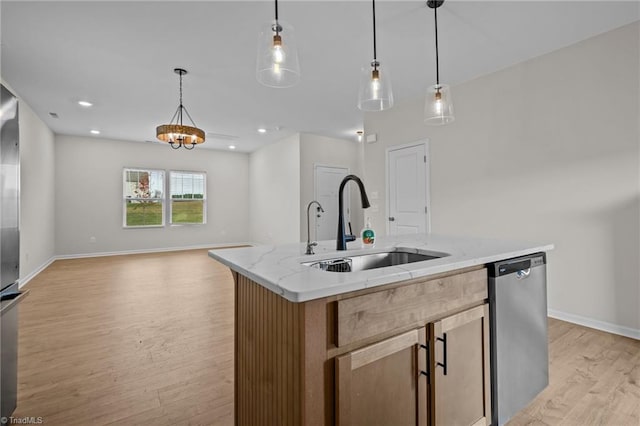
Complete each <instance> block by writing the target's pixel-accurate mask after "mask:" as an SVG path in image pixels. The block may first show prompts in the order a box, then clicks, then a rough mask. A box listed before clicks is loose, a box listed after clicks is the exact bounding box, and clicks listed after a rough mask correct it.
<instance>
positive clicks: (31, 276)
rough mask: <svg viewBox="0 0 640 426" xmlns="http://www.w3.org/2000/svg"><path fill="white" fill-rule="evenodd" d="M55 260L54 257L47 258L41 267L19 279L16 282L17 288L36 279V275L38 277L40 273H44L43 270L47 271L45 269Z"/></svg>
mask: <svg viewBox="0 0 640 426" xmlns="http://www.w3.org/2000/svg"><path fill="white" fill-rule="evenodd" d="M56 259H57V257H56V256H51V257H50V258H49V260H47V261H46V262H44V263H43V264H42V265H40V266H39V267H38V268H36V269H35V270H33V271H31V273H30V274H29V275H27V276H26V277H24V278H21V279H19V280H18V288H22V287H24V286H25V285H27V283H28V282H29V281H31V280H32V279H34V278H35V277H36V275H38V274H39V273H40V272H42V271H44V270H45V269H47V267H48V266H49V265H51V264H52V263H53V262H54V261H55V260H56Z"/></svg>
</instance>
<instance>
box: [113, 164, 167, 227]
mask: <svg viewBox="0 0 640 426" xmlns="http://www.w3.org/2000/svg"><path fill="white" fill-rule="evenodd" d="M122 193H123V202H124V214H123V217H124V219H123V221H124V226H125V227H141V226H164V171H162V170H144V169H124V176H123V190H122Z"/></svg>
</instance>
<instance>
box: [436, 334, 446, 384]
mask: <svg viewBox="0 0 640 426" xmlns="http://www.w3.org/2000/svg"><path fill="white" fill-rule="evenodd" d="M436 341H439V342H442V356H443V357H444V362H438V363H436V367H438V366H439V367H442V370H443V371H442V372H443V374H444V375H445V376H446V375H447V333H442V338H440V337H437V338H436Z"/></svg>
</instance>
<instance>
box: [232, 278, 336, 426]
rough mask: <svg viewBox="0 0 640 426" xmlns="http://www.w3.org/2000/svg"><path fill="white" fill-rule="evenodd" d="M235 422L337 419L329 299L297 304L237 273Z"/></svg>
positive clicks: (314, 422) (296, 422)
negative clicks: (328, 339)
mask: <svg viewBox="0 0 640 426" xmlns="http://www.w3.org/2000/svg"><path fill="white" fill-rule="evenodd" d="M234 278H235V282H236V290H235V294H236V301H235V306H236V308H235V320H236V321H235V347H236V355H235V360H236V369H235V379H236V387H235V424H236V425H283V426H284V425H294V426H299V425H324V424H331V423H332V417H333V414H332V412H333V402H332V401H333V398H332V396H330V395H327V392H326V389H332V386H333V382H332V380H331V379H330V378H329V376H330V375H333V368H332V365H333V364H332V362H328V361H327V359H326V346H325V341H326V336H325V335H324V333H325V332H326V322H325V321H324V320H325V315H326V314H325V309H326V303H325V302H323V301H314V302H307V303H293V302H290V301H288V300H286V299H284V298H283V297H281V296H280V295H278V294H276V293H274V292H272V291H271V290H269V289H266V288H264V287H262V286H261V285H259V284H257V283H255V282H253V281H252V280H251V279H249V278H247V277H245V276H242V275H239V274H235V273H234Z"/></svg>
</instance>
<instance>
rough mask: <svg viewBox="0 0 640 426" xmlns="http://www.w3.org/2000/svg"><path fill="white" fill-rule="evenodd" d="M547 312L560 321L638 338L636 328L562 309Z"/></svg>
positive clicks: (639, 336) (638, 333) (639, 333)
mask: <svg viewBox="0 0 640 426" xmlns="http://www.w3.org/2000/svg"><path fill="white" fill-rule="evenodd" d="M547 313H548V315H549V316H550V317H551V318H556V319H559V320H562V321H567V322H571V323H574V324H579V325H584V326H585V327H589V328H595V329H596V330H601V331H606V332H607V333H613V334H619V335H620V336H625V337H630V338H632V339H636V340H640V330H638V329H636V328H631V327H626V326H623V325H618V324H612V323H609V322H604V321H599V320H595V319H592V318H587V317H583V316H580V315H574V314H569V313H566V312H562V311H556V310H555V309H549V310H548V311H547Z"/></svg>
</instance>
